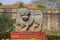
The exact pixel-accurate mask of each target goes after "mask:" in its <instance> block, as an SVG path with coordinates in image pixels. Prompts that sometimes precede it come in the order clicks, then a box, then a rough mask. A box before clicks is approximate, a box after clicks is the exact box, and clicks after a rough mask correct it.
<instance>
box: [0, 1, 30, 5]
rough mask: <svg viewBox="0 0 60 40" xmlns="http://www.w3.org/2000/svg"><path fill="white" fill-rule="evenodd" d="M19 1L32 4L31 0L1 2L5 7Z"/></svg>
mask: <svg viewBox="0 0 60 40" xmlns="http://www.w3.org/2000/svg"><path fill="white" fill-rule="evenodd" d="M17 1H22V2H24V3H30V2H31V0H0V2H1V3H3V4H4V5H6V4H14V3H16V2H17Z"/></svg>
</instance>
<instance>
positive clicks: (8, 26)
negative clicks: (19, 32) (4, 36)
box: [0, 13, 14, 32]
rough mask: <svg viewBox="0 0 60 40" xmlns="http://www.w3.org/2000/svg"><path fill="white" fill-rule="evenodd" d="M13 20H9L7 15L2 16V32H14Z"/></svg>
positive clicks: (0, 26)
mask: <svg viewBox="0 0 60 40" xmlns="http://www.w3.org/2000/svg"><path fill="white" fill-rule="evenodd" d="M13 29H14V27H13V20H12V19H11V18H9V17H8V16H7V15H6V13H1V14H0V32H11V31H13Z"/></svg>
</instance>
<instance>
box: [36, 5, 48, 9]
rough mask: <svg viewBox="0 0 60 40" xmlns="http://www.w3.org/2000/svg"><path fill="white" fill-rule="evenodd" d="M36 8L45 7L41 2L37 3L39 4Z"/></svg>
mask: <svg viewBox="0 0 60 40" xmlns="http://www.w3.org/2000/svg"><path fill="white" fill-rule="evenodd" d="M37 8H47V7H46V6H44V5H42V4H39V5H37Z"/></svg>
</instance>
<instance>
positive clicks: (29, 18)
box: [15, 8, 43, 32]
mask: <svg viewBox="0 0 60 40" xmlns="http://www.w3.org/2000/svg"><path fill="white" fill-rule="evenodd" d="M42 23H43V14H42V13H41V12H37V11H34V10H30V9H27V8H20V9H18V10H17V17H16V26H15V31H17V32H20V31H30V32H33V31H35V32H38V31H41V28H42Z"/></svg>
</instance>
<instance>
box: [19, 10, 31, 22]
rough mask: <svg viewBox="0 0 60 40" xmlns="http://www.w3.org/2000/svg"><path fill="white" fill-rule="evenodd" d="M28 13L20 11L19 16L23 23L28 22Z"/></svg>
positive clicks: (27, 11)
mask: <svg viewBox="0 0 60 40" xmlns="http://www.w3.org/2000/svg"><path fill="white" fill-rule="evenodd" d="M30 15H31V14H30V11H29V10H28V9H21V12H20V16H21V18H22V20H23V21H28V20H29V17H30Z"/></svg>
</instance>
